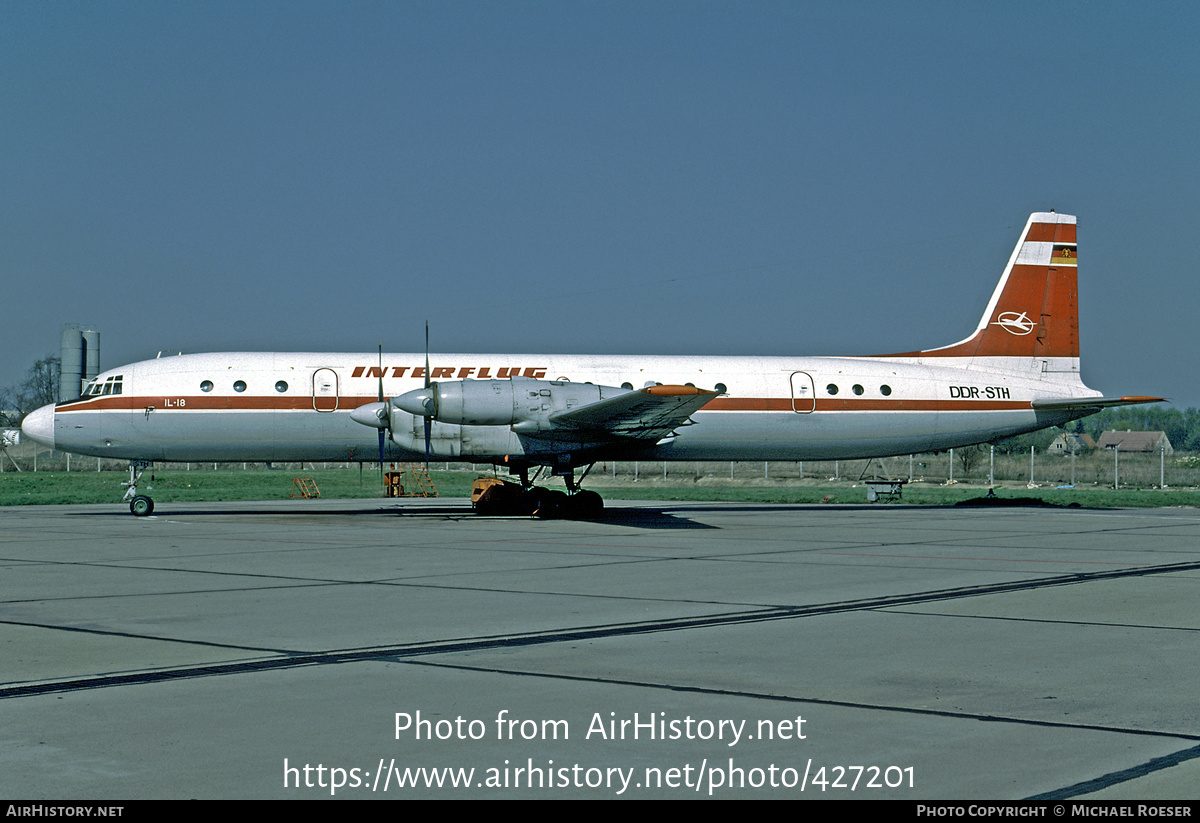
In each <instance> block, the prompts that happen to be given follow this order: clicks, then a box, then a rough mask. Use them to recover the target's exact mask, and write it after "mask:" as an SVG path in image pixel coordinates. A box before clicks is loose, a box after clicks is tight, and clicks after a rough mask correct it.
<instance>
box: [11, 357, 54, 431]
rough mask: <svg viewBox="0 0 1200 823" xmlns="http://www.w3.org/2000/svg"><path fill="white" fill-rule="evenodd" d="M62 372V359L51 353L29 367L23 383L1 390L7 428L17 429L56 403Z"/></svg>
mask: <svg viewBox="0 0 1200 823" xmlns="http://www.w3.org/2000/svg"><path fill="white" fill-rule="evenodd" d="M61 371H62V361H61V360H60V359H59V357H58V356H57V355H53V354H48V355H46V356H45V357H43V358H42V359H41V360H38V361H37V362H36V363H34V364H33V365H32V366H30V367H29V371H27V372H26V373H25V379H24V380H23V381H21V382H20V383H18V384H17V385H15V386H8V387H6V388H3V389H0V413H2V415H3V417H4V418H5V425H9V426H15V425H17V424H19V423H20V422H21V419H22V418H23V417H25V415H26V414H28V413H29V412H31V411H33V410H34V409H37V408H40V407H42V406H45V405H46V404H47V403H54V402H56V401H57V400H58V377H59V373H60V372H61Z"/></svg>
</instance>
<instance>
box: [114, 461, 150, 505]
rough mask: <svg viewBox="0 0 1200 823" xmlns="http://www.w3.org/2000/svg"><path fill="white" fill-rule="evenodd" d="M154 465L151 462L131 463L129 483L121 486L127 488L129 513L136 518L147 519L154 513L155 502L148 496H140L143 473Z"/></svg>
mask: <svg viewBox="0 0 1200 823" xmlns="http://www.w3.org/2000/svg"><path fill="white" fill-rule="evenodd" d="M153 465H154V463H153V462H152V461H149V460H130V461H129V482H128V483H122V484H121V485H123V486H124V487H125V499H126V500H128V501H129V511H130V512H132V513H133V515H134V517H145V516H146V515H148V514H150V512H152V511H154V501H153V500H151V499H150V497H149V496H148V495H145V494H138V481H139V480H141V479H142V472H144V471H146V469H148V468H150V467H151V466H153Z"/></svg>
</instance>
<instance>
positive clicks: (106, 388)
mask: <svg viewBox="0 0 1200 823" xmlns="http://www.w3.org/2000/svg"><path fill="white" fill-rule="evenodd" d="M123 378H124V375H121V374H114V375H113V376H112V377H109V378H107V379H106V380H105V381H104V382H103V383H101V382H100V378H96V379H95V380H93V381H92V382H91V383H89V384H88V387H87V391H85V392H84V393H83V396H84V397H97V396H99V395H108V394H120V393H121V381H122V379H123Z"/></svg>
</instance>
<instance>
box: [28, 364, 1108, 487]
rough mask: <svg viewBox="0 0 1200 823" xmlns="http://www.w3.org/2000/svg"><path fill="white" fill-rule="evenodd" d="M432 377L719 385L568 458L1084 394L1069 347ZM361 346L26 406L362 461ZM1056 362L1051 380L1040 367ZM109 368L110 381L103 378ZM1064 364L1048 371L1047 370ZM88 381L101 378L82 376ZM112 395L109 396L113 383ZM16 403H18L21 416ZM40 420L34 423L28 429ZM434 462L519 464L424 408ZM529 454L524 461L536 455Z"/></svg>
mask: <svg viewBox="0 0 1200 823" xmlns="http://www.w3.org/2000/svg"><path fill="white" fill-rule="evenodd" d="M424 363H425V355H423V354H385V355H383V356H382V366H383V368H382V378H383V379H382V391H383V395H384V397H395V396H397V395H400V394H403V393H405V392H408V391H410V390H413V389H416V388H420V387H421V386H422V385H423V384H424V383H425V380H426V376H425V371H424ZM430 363H431V368H430V372H431V375H430V377H431V378H432V379H433V380H435V381H437V380H471V379H503V378H507V377H511V376H523V377H531V378H536V379H541V380H548V381H572V382H577V383H578V382H589V383H594V384H598V385H605V386H615V387H619V386H626V387H630V388H634V389H640V388H642V387H643V386H646V385H653V384H655V383H662V384H680V385H682V384H691V385H695V386H698V387H700V388H703V389H717V390H718V391H721V392H722V395H721V396H718V397H716V398H715V399H713V400H712V401H710V402H709V403H708V404H707V405H706V406H705V407H704V408H703V409H701V410H700V411H698V412H696V413H694V414H693V416H692V421H691V422H692V423H693V425H685V426H680V427H679V428H678V429H677V433H676V435H675V436H671V437H667V438H665V439H662V440H660V441H658V442H656V443H643V444H637V443H630V444H613V445H611V446H607V447H604V448H602V449H598V450H593V451H592V452H591V453H590V454H587V455H582V456H579V457H577V458H575V459H574V462H578V463H583V462H590V461H591V460H594V459H603V460H621V459H630V460H632V459H652V460H821V459H825V460H831V459H849V458H858V457H880V456H886V455H895V454H911V453H917V452H925V451H936V450H942V449H947V448H952V447H955V446H964V445H968V444H972V443H979V442H984V441H988V440H995V439H998V438H1002V437H1007V436H1010V435H1014V434H1019V433H1022V432H1027V431H1032V430H1034V429H1038V428H1043V427H1045V426H1048V425H1055V424H1058V423H1061V422H1065V421H1066V420H1070V419H1072V418H1074V417H1077V416H1079V414H1076V413H1071V412H1067V411H1059V412H1054V413H1049V412H1046V411H1035V410H1034V409H1033V408H1032V407H1031V401H1033V400H1035V399H1043V398H1046V397H1081V398H1082V397H1093V396H1096V395H1097V392H1093V391H1091V390H1089V389H1087V388H1086V387H1085V386H1084V385H1083V384H1082V383H1081V382H1080V381H1079V380H1078V372H1077V369H1078V362H1077V361H1074V362H1070V363H1065V364H1061V365H1062V368H1061V370H1060V368H1059V364H1054V363H1048V362H1046V361H1044V360H1043V361H1038V360H1026V361H1015V362H1011V363H1005V364H1004V365H1005V368H1004V369H1002V370H999V371H996V370H985V369H982V368H980V367H979V366H978V365H974V366H972V365H970V361H968V360H965V359H964V360H962V361H961V362H960V361H959V359H958V358H954V357H940V358H928V359H923V358H922V357H920V356H911V357H896V356H889V357H881V358H866V357H851V358H839V357H641V356H592V355H496V354H433V355H431V356H430ZM379 364H380V356H379V355H378V354H375V353H368V354H354V353H216V354H196V355H179V356H175V357H163V358H159V359H155V360H146V361H142V362H140V363H133V364H130V365H127V366H123V367H121V368H119V369H112V370H109V371H107V372H104V373H103V374H101V375H100V376H99V377H98V378H97V379H96V381H94V382H93V386H100V387H104V386H105V385H107V386H109V387H112V388H111V393H108V394H104V393H98V394H90V395H85V396H84V397H82V398H80V399H79V400H76V401H71V402H68V403H60V404H59V405H58V406H57V408H53V409H52V408H51V407H47V408H46V409H43V410H39V412H35V413H34V414H42V413H46V414H51V413H52V415H53V416H52V419H51V420H41V421H34V423H33V424H32V425H31V426H30V425H27V431H30V430H31V431H34V432H38V431H40V432H41V434H40V435H37V439H42V440H43V441H44V440H46V439H47V438H46V437H45V435H46V434H48V433H49V432H47V431H46V429H50V430H51V431H52V441H53V442H52V445H53V446H54V448H57V449H60V450H63V451H70V452H75V453H80V454H88V455H98V456H102V457H112V458H122V459H131V460H158V461H164V460H165V461H209V460H211V461H243V460H245V461H285V460H329V461H337V460H349V461H371V462H373V461H375V460H378V459H379V443H378V433H377V431H376V430H372V429H371V428H368V427H366V426H363V425H360V424H358V423H356V422H355V421H353V420H351V419H350V412H351V411H352V410H353V409H355V408H357V407H359V406H361V405H363V404H366V403H372V402H375V401H376V400H378V398H379V392H380V370H379ZM1048 370H1049V371H1066V372H1071V373H1070V374H1069V375H1063V374H1060V375H1058V376H1057V377H1056V379H1055V380H1054V381H1053V382H1052V383H1048V382H1047V381H1046V379H1045V378H1046V373H1047V371H1048ZM118 377H119V380H117V379H114V378H118ZM1064 377H1065V378H1067V379H1065V380H1064V379H1063V378H1064ZM93 391H103V388H101V389H93ZM118 392H119V393H118ZM397 416H398V417H397V418H396V419H394V420H393V425H392V429H391V436H390V437H389V438H388V440H387V445H386V451H385V455H384V457H385V459H387V460H416V459H418V458H423V457H424V454H425V442H424V420H423V418H420V417H413V416H412V415H410V414H406V413H404V412H397ZM31 417H32V415H31ZM39 425H40V426H41V427H42V428H40V429H39V428H38V427H39ZM431 434H432V437H431V441H430V455H431V456H432V457H433V458H435V459H438V460H443V459H445V460H463V461H470V462H477V463H501V462H505V460H506V458H507V459H510V460H516V461H520V459H521V458H522V457H523V456H524V455H525V451H524V448H525V446H524V445H523V443H522V438H520V437H519V436H517V435H516V434H514V433H513V432H512V431H511V430H510V429H508V428H504V427H496V426H460V425H453V424H446V423H440V422H435V423H434V424H433V426H432V431H431ZM535 462H536V461H535Z"/></svg>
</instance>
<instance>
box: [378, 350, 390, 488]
mask: <svg viewBox="0 0 1200 823" xmlns="http://www.w3.org/2000/svg"><path fill="white" fill-rule="evenodd" d="M379 402H380V403H383V402H384V398H383V341H382V340H380V341H379ZM380 414H381V415H387V416H386V417H381V418H380V420H381V421H382V422H383V423H384V425H385V426H386V427H387V431H386V433H385V431H384V429H383V428H380V429H379V483H380V485H382V484H383V442H384V438H385V437H390V436H391V434H392V431H391V429H392V415H391V414H390V410H389V409H388V408H387V406H384V407H383V409H382V410H381V412H380Z"/></svg>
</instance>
